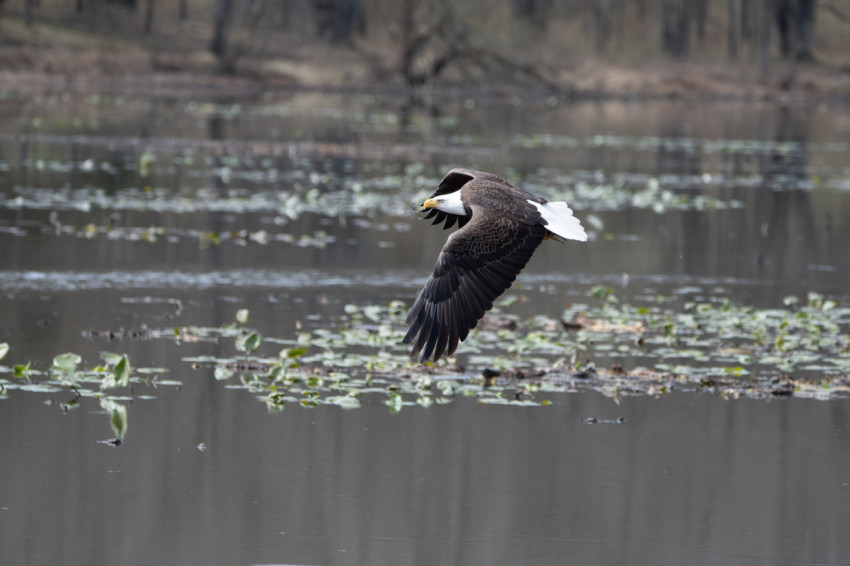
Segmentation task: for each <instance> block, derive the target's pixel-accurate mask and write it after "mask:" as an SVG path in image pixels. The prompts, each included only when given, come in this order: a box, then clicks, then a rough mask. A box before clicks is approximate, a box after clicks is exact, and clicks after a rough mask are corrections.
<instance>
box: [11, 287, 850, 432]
mask: <svg viewBox="0 0 850 566" xmlns="http://www.w3.org/2000/svg"><path fill="white" fill-rule="evenodd" d="M517 302H518V296H517V295H515V294H511V295H508V296H506V297H505V298H503V299H502V300H501V301H499V302H498V304H497V305H496V307H495V308H494V309H493V310H492V311H491V312H490V313H488V315H487V316H485V318H484V319H483V320H482V321H481V323H480V324H479V327H478V328H476V329H475V330H474V331H473V332H472V333H471V334H470V336H469V338H468V339H467V340H466V341H465V342H464V343H462V344H461V346H460V348H459V353H458V354H457V355H455V356H453V357H451V358H449V359H448V360H443V361H440V362H438V363H426V364H419V363H417V362H415V361H412V360H411V359H410V358H409V357H408V348H407V346H404V345H403V344H401V339H402V338H403V336H404V333H405V332H406V326H405V324H404V319H405V317H406V314H407V308H408V305H406V304H404V303H403V302H401V301H393V302H390V303H388V304H385V305H375V304H364V305H356V304H349V305H346V306H345V309H344V312H343V313H342V314H340V315H339V316H337V317H335V318H334V319H332V320H324V321H312V322H313V323H314V324H315V325H314V327H312V328H309V329H302V330H300V331H298V332H297V333H296V335H294V336H287V337H280V338H278V337H271V336H263V335H262V334H261V333H260V332H259V331H258V330H257V329H255V328H251V327H250V326H249V325H248V323H249V318H250V313H249V312H248V310H246V309H241V310H239V311H238V312H237V314H236V318H235V320H234V322H233V323H230V324H226V325H224V326H220V327H201V326H177V327H164V328H159V329H147V330H145V332H140V333H137V334H133V335H132V336H130V335H127V336H123V335H122V336H117V335H116V334H115V333H114V332H109V331H87V332H86V333H85V335H86V337H87V338H88V339H92V340H98V339H105V340H107V341H110V342H112V341H114V340H116V339H133V340H171V341H174V342H176V343H178V344H183V343H192V344H198V345H199V346H201V347H202V345H203V343H205V342H208V343H215V344H216V345H217V346H216V348H217V349H218V348H220V347H221V345H222V344H227V343H231V344H232V345H233V353H232V355H230V356H206V355H195V356H187V357H184V358H183V362H184V363H186V364H188V366H187V367H191V368H194V369H195V370H196V371H198V372H209V374H210V376H211V377H212V378H214V379H215V380H217V381H220V382H221V383H222V386H223V387H227V388H233V389H239V390H244V391H247V392H248V393H250V394H252V395H255V396H256V397H257V399H258V400H259V401H261V402H262V403H263V404H264V405H265V406H267V407H268V408H269V409H270V410H273V411H280V410H283V409H284V408H285V407H287V406H297V407H318V406H321V405H331V406H336V407H341V408H343V409H357V408H359V407H361V406H362V405H363V404H364V403H376V402H377V403H382V404H384V405H386V407H387V410H389V411H391V412H398V411H401V410H403V409H404V408H405V407H420V408H428V407H431V406H434V405H442V404H447V403H451V402H453V401H454V400H456V399H460V398H466V399H472V400H474V401H475V402H476V403H479V404H500V405H516V406H546V405H550V404H553V403H557V402H559V400H560V399H561V398H562V396H563V394H564V393H578V392H587V391H595V392H598V393H601V394H603V395H605V396H608V397H610V398H612V399H614V400H619V399H621V398H623V397H626V396H634V395H650V396H661V395H666V394H670V393H672V392H674V391H681V392H709V393H713V394H717V395H720V396H722V397H724V398H728V399H736V398H755V399H774V398H786V397H793V398H810V399H819V400H830V399H835V398H843V397H847V396H850V307H848V306H845V305H843V304H842V303H841V302H840V301H839V300H837V299H835V298H828V297H824V296H822V295H820V294H818V293H814V292H812V293H808V295H807V296H806V297H803V298H800V297H796V296H789V297H786V298H785V299H784V301H783V302H782V304H781V305H777V306H775V307H774V308H755V307H752V306H746V305H737V304H735V303H733V302H732V301H730V300H728V299H725V298H722V297H718V298H710V299H706V300H693V301H685V302H684V303H682V302H681V301H680V299H679V298H678V297H665V296H656V297H645V298H644V299H642V300H641V301H640V302H639V304H624V303H621V302H620V301H619V300H618V298H617V297H616V295H615V293H614V291H613V289H611V288H609V287H606V286H603V285H597V286H595V287H593V288H591V289H589V291H588V301H587V302H584V303H575V304H572V305H570V306H569V307H568V308H566V309H565V310H564V311H563V312H562V313H561V314H560V315H559V316H554V317H553V316H545V315H541V316H535V317H531V318H523V317H520V316H518V315H516V314H512V313H511V310H512V306H513V305H514V304H516V303H517ZM178 308H179V305H178ZM10 351H12V349H11V347H10V346H9V344H5V343H3V344H0V360H3V359H5V358H6V357H8V354H9V352H10ZM171 369H172V371H173V370H174V369H175V368H171ZM168 372H169V369H167V368H143V367H132V366H131V364H130V360H129V358H128V357H127V355H125V354H115V353H110V352H104V353H102V354H101V363H100V364H98V365H95V366H92V367H86V366H84V365H83V360H82V358H81V356H79V355H78V354H75V353H64V354H59V355H57V356H55V357H54V358H53V360H52V362H51V363H50V365H49V367H48V368H47V369H45V370H39V369H35V368H34V367H33V364H32V363H31V362H26V363H18V364H14V365H11V366H4V365H0V399H4V398H6V397H8V396H9V395H10V394H13V393H14V392H16V391H20V392H29V393H38V394H42V395H46V396H47V397H48V400H47V401H46V403H47V404H51V405H58V406H59V407H60V408H61V409H62V410H63V411H71V410H73V409H74V408H76V407H78V406H80V405H82V404H84V403H89V402H90V400H94V401H96V402H97V403H98V405H99V407H100V410H101V411H102V412H103V413H104V414H105V415H106V416H107V417H108V419H109V423H110V426H111V428H112V431H113V433H114V435H115V437H114V438H112V439H109V440H104V441H102V442H104V443H108V444H113V445H117V444H120V443H121V442H122V441H123V439H124V436H125V434H126V431H127V425H128V415H127V413H128V407H129V406H130V405H131V404H132V403H133V402H135V401H136V400H143V399H151V398H154V397H155V395H153V394H151V393H150V392H151V391H152V390H155V388H157V387H164V386H179V385H180V382H177V381H174V380H167V379H162V378H161V375H162V374H166V373H168ZM57 399H58V400H57Z"/></svg>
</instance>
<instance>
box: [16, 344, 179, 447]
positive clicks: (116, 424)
mask: <svg viewBox="0 0 850 566" xmlns="http://www.w3.org/2000/svg"><path fill="white" fill-rule="evenodd" d="M10 350H11V347H10V345H9V344H8V343H5V342H4V343H2V344H0V361H2V360H3V359H4V358H5V357H6V356H7V354H8V353H9V352H10ZM100 357H101V362H102V363H101V364H99V365H96V366H94V367H85V366H83V365H82V362H83V359H82V357H81V356H80V355H79V354H75V353H73V352H66V353H63V354H59V355H56V356H54V358H53V360H52V362H51V363H50V365H49V367H48V368H47V369H45V370H39V369H36V368H35V367H33V364H32V362H29V361H28V362H26V363H18V364H14V365H12V366H4V365H2V364H0V400H3V399H6V398H8V397H9V395H10V394H13V393H14V392H16V391H21V392H28V393H39V394H43V395H47V396H48V398H47V400H46V401H45V404H47V405H55V406H58V407H59V408H60V409H61V410H62V411H64V412H69V411H72V410H74V409H76V408H78V407H80V406H82V405H83V404H87V403H88V402H89V400H95V401H97V403H98V405H99V407H100V409H101V411H102V412H103V413H105V414H106V416H107V417H108V419H109V424H110V427H111V428H112V432H113V433H114V434H115V437H114V438H111V439H108V440H103V441H102V442H103V443H105V444H111V445H119V444H121V443H122V442H123V440H124V436H125V434H126V433H127V426H128V417H127V407H128V405H129V404H131V403H132V402H134V401H135V400H145V399H154V398H155V396H154V395H152V394H150V393H149V392H148V391H150V390H151V389H154V388H156V387H167V386H179V385H180V383H179V382H176V381H172V380H166V379H161V378H160V374H164V373H167V372H168V370H167V369H165V368H145V367H139V368H136V367H132V366H131V364H130V360H129V358H128V357H127V355H126V354H116V353H112V352H102V353H101V355H100ZM60 398H61V399H62V400H59V399H60Z"/></svg>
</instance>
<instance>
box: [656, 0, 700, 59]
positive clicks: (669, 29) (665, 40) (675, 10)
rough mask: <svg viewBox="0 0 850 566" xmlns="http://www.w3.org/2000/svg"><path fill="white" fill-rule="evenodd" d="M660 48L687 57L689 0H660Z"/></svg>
mask: <svg viewBox="0 0 850 566" xmlns="http://www.w3.org/2000/svg"><path fill="white" fill-rule="evenodd" d="M660 8H661V49H662V51H664V52H665V53H667V54H668V55H670V56H672V57H675V58H676V59H687V57H688V49H689V39H690V31H691V9H692V2H691V0H661V3H660Z"/></svg>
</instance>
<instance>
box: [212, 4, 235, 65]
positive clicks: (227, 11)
mask: <svg viewBox="0 0 850 566" xmlns="http://www.w3.org/2000/svg"><path fill="white" fill-rule="evenodd" d="M232 13H233V0H215V6H214V7H213V37H212V41H210V51H212V53H213V55H215V56H216V59H218V66H219V70H220V71H223V72H228V73H229V72H232V71H233V64H234V62H233V60H232V54H231V53H230V48H229V45H228V33H229V31H230V23H231V22H230V17H231V14H232Z"/></svg>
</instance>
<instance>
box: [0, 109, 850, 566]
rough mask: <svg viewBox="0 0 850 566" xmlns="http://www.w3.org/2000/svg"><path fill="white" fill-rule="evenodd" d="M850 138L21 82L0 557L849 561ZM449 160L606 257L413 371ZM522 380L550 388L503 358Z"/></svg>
mask: <svg viewBox="0 0 850 566" xmlns="http://www.w3.org/2000/svg"><path fill="white" fill-rule="evenodd" d="M848 139H850V108H848V107H846V106H829V105H811V106H809V105H798V104H785V105H782V104H768V103H761V104H757V103H751V104H745V103H732V102H723V103H705V102H703V103H696V102H669V101H656V102H653V101H643V102H618V101H608V102H579V103H567V102H565V101H563V100H558V99H555V98H546V97H528V98H519V97H516V98H513V99H502V98H484V99H477V98H475V97H474V96H470V95H466V94H461V95H457V96H439V97H425V98H421V99H410V98H407V97H393V96H371V95H363V94H335V93H280V92H277V93H269V94H267V95H265V96H263V97H260V98H257V99H250V98H232V99H226V98H222V97H214V96H210V97H206V98H205V97H203V96H202V95H199V96H198V97H193V98H189V97H172V98H166V97H147V96H141V95H139V96H136V95H116V94H103V95H85V96H84V95H76V94H61V93H58V94H41V95H26V94H15V93H6V94H5V95H4V96H3V97H2V98H0V344H2V343H6V344H8V345H9V350H8V352H7V353H6V355H5V357H2V360H0V386H2V390H0V562H2V563H3V564H69V563H72V564H246V565H247V564H301V565H319V564H748V565H749V564H765V565H767V564H770V565H776V564H789V565H790V564H795V565H796V564H848V563H850V527H848V525H850V432H849V431H850V400H848V396H847V395H846V392H847V390H848V388H850V380H848V374H850V345H848V344H850V343H849V342H848V328H850V314H848V312H849V311H850V309H849V308H848V307H850V293H848V290H847V289H848V287H847V281H848V280H850V159H848V157H850V142H848V141H847V140H848ZM455 166H466V167H472V168H478V169H484V170H488V171H492V172H495V173H499V174H501V175H506V176H510V177H511V178H513V179H515V180H517V181H518V182H519V183H520V184H521V185H522V186H523V187H525V188H526V189H528V190H531V191H532V192H535V193H537V194H540V195H542V196H546V197H547V198H551V199H561V198H563V199H566V200H568V201H569V202H570V204H571V206H572V207H573V208H574V209H575V211H576V214H577V215H578V216H579V217H580V218H581V219H582V220H583V222H584V224H585V225H586V226H587V227H588V229H589V232H590V233H591V241H590V242H588V243H587V244H578V243H574V244H568V245H566V246H561V245H557V244H553V243H549V242H547V243H544V245H543V246H541V248H540V249H539V250H538V251H537V253H536V254H535V256H534V258H533V259H532V261H531V262H530V264H529V266H528V267H527V269H526V270H525V271H524V272H523V273H522V274H521V275H520V277H519V278H518V280H517V285H516V286H515V287H514V288H513V289H512V290H511V291H509V293H508V294H507V300H506V301H504V302H503V303H500V304H499V306H498V309H497V313H496V315H495V316H494V317H493V318H492V319H489V322H487V321H485V324H484V327H483V328H482V329H481V332H480V333H477V334H476V335H474V336H472V337H471V338H470V340H469V341H467V342H466V343H463V344H461V346H460V348H459V349H458V353H457V359H456V360H455V364H456V365H455V364H453V366H454V367H453V369H452V368H449V369H440V368H444V367H445V366H444V365H442V366H440V368H438V369H437V370H436V371H435V372H434V373H433V374H431V373H424V374H423V373H421V372H420V371H419V370H418V369H417V368H416V367H415V366H414V365H412V364H409V363H408V362H407V361H405V360H404V358H405V356H404V352H405V349H404V348H403V347H401V346H399V345H398V343H397V342H398V338H399V336H401V335H403V332H404V326H403V324H402V323H401V322H400V321H403V311H404V308H405V306H408V305H409V304H410V303H411V302H412V299H413V298H414V297H415V296H416V293H417V292H418V290H419V288H420V287H421V285H422V284H423V282H424V279H425V278H426V277H427V275H428V273H429V272H430V269H431V268H432V267H433V262H434V261H435V259H436V255H437V253H438V250H439V248H440V247H441V246H442V243H443V242H444V240H445V237H446V235H447V232H444V231H442V230H439V229H437V228H435V227H431V226H430V225H429V224H428V223H423V222H419V221H418V220H417V219H416V217H415V215H413V214H412V213H410V211H409V209H408V208H407V205H408V203H410V202H413V201H414V200H417V199H422V198H424V197H425V196H427V195H428V194H430V192H431V191H432V190H433V187H434V186H435V184H436V183H437V182H438V181H439V179H440V178H441V176H442V175H443V174H444V173H445V172H446V171H447V170H448V169H450V168H451V167H455ZM388 305H389V307H388ZM240 310H245V311H247V312H243V313H241V314H237V313H239V311H240ZM393 310H400V311H401V312H402V314H401V315H398V314H393ZM399 317H400V318H399ZM571 318H573V319H574V320H580V321H584V320H586V319H592V320H598V321H602V322H604V324H601V325H599V326H596V327H593V326H592V325H591V323H583V324H585V328H584V329H582V330H579V331H577V332H576V331H567V330H562V329H560V328H559V324H558V323H559V321H561V320H564V321H569V320H570V319H571ZM237 319H238V320H237ZM544 319H545V320H544ZM505 321H507V322H509V323H511V324H513V325H515V326H517V327H518V330H517V331H516V333H514V330H512V327H506V326H504V322H505ZM636 321H637V322H639V323H640V325H641V326H639V328H640V330H635V328H637V327H636V326H635V324H636ZM730 321H731V322H730ZM552 323H555V326H556V327H558V328H553V327H552ZM594 328H595V330H594ZM251 333H256V335H257V336H258V337H259V336H262V338H263V340H262V343H261V344H260V345H259V346H258V347H257V349H256V351H252V350H253V349H252V348H250V347H246V346H245V344H244V342H240V340H245V339H246V338H247V337H248V336H249V335H250V334H251ZM302 349H303V351H302ZM246 350H247V351H246ZM281 350H284V354H283V360H281V358H280V357H278V352H279V351H281ZM104 352H110V353H112V354H117V355H118V356H121V355H126V357H127V360H129V364H130V366H131V368H132V370H131V372H130V377H129V380H130V383H129V386H124V385H122V384H120V383H112V382H111V381H110V380H113V379H114V380H116V381H120V377H119V374H120V372H119V371H118V370H117V367H116V366H117V362H116V358H114V357H109V356H107V357H106V359H104V358H103V357H102V354H103V353H104ZM287 352H288V354H287ZM64 353H73V354H76V355H78V356H79V362H67V361H62V359H60V360H59V361H55V358H56V357H57V356H60V355H61V354H64ZM287 355H289V356H290V357H289V358H287ZM64 360H67V358H64ZM287 360H289V361H287ZM290 362H291V363H292V365H301V366H302V367H298V368H296V367H291V368H290V367H286V368H285V372H292V375H291V376H289V377H287V378H286V379H284V378H280V379H277V378H275V379H277V380H276V381H275V380H273V379H272V378H271V377H269V376H270V375H271V374H269V376H267V375H266V372H268V371H269V370H270V368H274V367H275V366H276V365H278V364H281V363H283V364H284V365H287V364H290ZM68 363H70V364H71V366H73V367H72V368H71V369H69V368H68V366H67V364H68ZM27 364H29V365H27ZM15 366H18V367H17V369H15ZM96 366H103V367H96ZM514 366H516V367H520V368H523V369H524V370H525V371H532V370H534V369H539V368H544V369H546V371H547V375H546V376H545V377H543V378H537V379H533V380H531V381H529V380H528V379H526V378H523V377H522V376H519V377H516V378H514V377H511V376H512V375H513V374H510V373H506V374H505V376H508V377H503V379H502V380H499V381H497V382H496V383H490V382H487V383H485V382H483V381H482V380H481V378H480V374H481V372H482V370H483V369H485V368H490V367H498V368H502V369H508V368H511V367H514ZM594 366H595V368H597V369H598V370H599V372H600V373H599V377H598V378H595V379H594V378H591V379H587V377H586V375H585V376H584V377H576V374H577V372H579V371H580V370H587V368H590V367H594ZM609 367H616V368H623V369H622V370H620V369H612V370H608V368H609ZM458 368H462V369H458ZM565 368H566V369H565ZM639 368H643V369H640V370H639ZM282 369H284V368H282ZM606 371H607V372H609V373H605V372H606ZM311 372H312V373H311ZM113 376H114V377H113ZM346 407H348V409H346ZM116 439H120V443H119V442H117V441H116ZM116 444H119V445H116Z"/></svg>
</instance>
